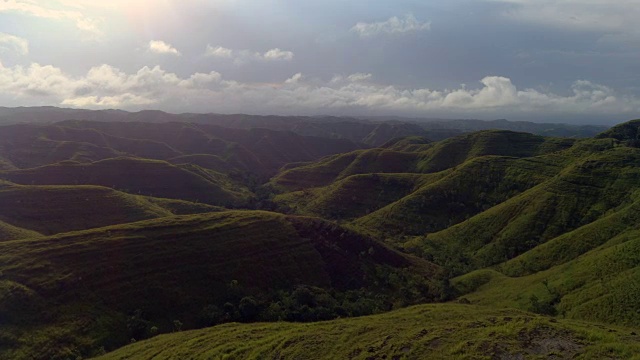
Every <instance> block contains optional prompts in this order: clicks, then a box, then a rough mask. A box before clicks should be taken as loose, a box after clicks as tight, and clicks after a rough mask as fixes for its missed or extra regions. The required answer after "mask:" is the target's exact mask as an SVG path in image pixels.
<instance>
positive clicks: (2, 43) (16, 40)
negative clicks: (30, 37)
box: [0, 33, 29, 55]
mask: <svg viewBox="0 0 640 360" xmlns="http://www.w3.org/2000/svg"><path fill="white" fill-rule="evenodd" d="M0 51H11V52H15V53H17V54H18V55H27V54H28V53H29V42H28V41H27V40H26V39H23V38H21V37H17V36H15V35H10V34H6V33H0Z"/></svg>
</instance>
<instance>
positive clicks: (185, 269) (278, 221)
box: [0, 211, 435, 359]
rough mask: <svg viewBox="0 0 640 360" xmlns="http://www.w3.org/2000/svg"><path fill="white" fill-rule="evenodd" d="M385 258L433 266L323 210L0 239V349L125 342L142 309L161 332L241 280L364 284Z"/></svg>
mask: <svg viewBox="0 0 640 360" xmlns="http://www.w3.org/2000/svg"><path fill="white" fill-rule="evenodd" d="M378 265H384V266H386V267H390V268H397V269H401V268H412V269H414V270H415V271H418V273H423V274H428V273H432V272H433V271H435V269H434V268H433V267H430V265H428V264H427V263H426V262H424V261H419V260H418V259H415V258H411V257H406V256H403V255H400V254H399V253H396V252H394V251H391V250H389V249H387V248H386V247H384V246H382V245H379V244H377V243H376V242H374V241H372V240H370V239H368V238H365V237H362V236H360V235H358V234H355V233H353V232H350V231H348V230H346V229H342V228H339V227H336V226H334V225H331V224H329V223H326V222H324V221H322V220H319V219H312V218H298V217H286V216H284V215H281V214H275V213H266V212H250V211H229V212H220V213H211V214H205V215H190V216H180V217H166V218H162V219H158V220H148V221H143V222H137V223H132V224H127V225H118V226H111V227H106V228H101V229H95V230H90V231H81V232H75V233H68V234H60V235H56V236H52V237H44V238H37V239H30V240H19V241H7V242H3V243H0V273H1V274H2V275H1V278H0V319H2V321H0V344H2V346H0V357H6V358H18V359H21V358H30V357H33V356H35V357H37V358H49V357H51V356H54V357H55V356H62V357H63V358H64V354H82V355H83V356H86V355H91V354H93V353H95V351H96V349H97V348H98V347H100V346H105V347H106V348H107V349H111V348H113V347H114V346H120V345H122V344H123V343H126V342H128V340H129V338H128V337H127V336H128V335H127V334H128V330H127V329H128V328H127V326H126V324H127V322H126V318H127V317H126V316H127V315H130V314H132V313H133V312H134V310H136V309H141V310H142V311H144V313H145V314H146V315H145V316H146V318H147V319H148V320H149V321H152V322H153V324H155V325H157V326H158V327H159V328H160V329H161V332H166V331H168V329H170V327H171V322H172V321H173V320H174V319H180V320H181V321H183V322H184V323H185V327H193V326H194V324H195V322H196V319H197V317H198V316H199V313H200V311H201V310H202V309H203V308H204V307H205V306H206V305H207V304H210V303H212V302H213V303H215V302H217V301H218V300H219V299H220V298H221V297H224V296H226V295H225V291H227V290H228V289H227V286H228V284H229V283H230V282H231V281H232V280H236V281H237V282H238V283H239V284H241V285H242V287H243V288H245V289H248V290H247V291H250V292H251V293H253V294H256V296H258V295H259V294H261V293H263V292H266V291H274V290H276V289H287V288H291V287H292V286H294V285H296V284H307V285H313V286H319V287H324V288H327V289H336V290H339V289H343V290H346V289H352V288H353V289H359V288H361V287H363V286H365V287H366V286H373V284H372V281H374V280H375V277H372V276H371V274H370V271H371V270H372V269H373V268H372V266H378ZM401 287H402V286H401ZM223 301H224V300H223ZM27 334H28V336H27ZM129 336H130V335H129Z"/></svg>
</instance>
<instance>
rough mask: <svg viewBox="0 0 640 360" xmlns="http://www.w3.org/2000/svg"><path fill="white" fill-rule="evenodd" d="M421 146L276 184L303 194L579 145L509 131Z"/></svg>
mask: <svg viewBox="0 0 640 360" xmlns="http://www.w3.org/2000/svg"><path fill="white" fill-rule="evenodd" d="M418 143H419V144H418V145H419V146H417V147H412V146H408V145H410V144H407V143H406V141H402V142H400V143H398V144H394V143H393V142H391V143H389V144H388V146H386V147H385V148H376V149H368V150H358V151H355V152H351V153H347V154H339V155H334V156H329V157H326V158H324V159H321V160H319V161H316V162H311V163H306V164H301V165H300V166H297V167H289V168H287V169H285V170H283V171H282V172H281V173H279V174H278V175H276V176H275V177H274V178H273V179H272V180H271V182H272V183H273V185H274V186H275V187H277V188H281V189H286V190H300V189H302V188H308V187H319V186H327V185H329V184H331V183H332V182H334V181H337V180H340V179H342V178H345V177H347V176H350V175H356V174H367V173H434V172H439V171H443V170H446V169H450V168H453V167H455V166H458V165H461V164H463V163H464V162H466V161H467V160H470V159H473V158H477V157H481V156H488V155H502V156H510V157H519V158H524V157H533V156H537V155H544V154H548V153H553V152H557V151H561V150H564V149H568V148H570V147H571V146H572V145H573V143H574V140H572V139H558V138H545V137H542V136H536V135H531V134H526V133H516V132H510V131H482V132H477V133H471V134H465V135H460V136H457V137H454V138H451V139H447V140H443V141H440V142H437V143H432V144H424V141H418ZM396 149H397V150H396Z"/></svg>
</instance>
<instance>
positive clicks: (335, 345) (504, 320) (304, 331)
mask: <svg viewBox="0 0 640 360" xmlns="http://www.w3.org/2000/svg"><path fill="white" fill-rule="evenodd" d="M639 340H640V336H638V335H636V334H635V332H634V331H633V330H632V329H625V328H615V327H610V326H606V327H605V326H601V325H598V324H588V323H582V322H575V321H567V320H556V319H554V318H549V317H543V316H538V315H532V314H530V313H526V312H522V311H518V310H511V309H504V310H496V309H490V308H485V307H480V306H472V305H459V304H436V305H421V306H415V307H411V308H406V309H402V310H396V311H393V312H389V313H386V314H381V315H374V316H367V317H362V318H355V319H340V320H335V321H327V322H319V323H311V324H291V323H271V324H265V323H260V324H225V325H221V326H216V327H213V328H208V329H203V330H196V331H186V332H178V333H173V334H167V335H161V336H157V337H154V338H152V339H149V340H146V341H141V342H138V343H134V344H131V345H128V346H126V347H124V348H121V349H119V350H117V351H115V352H113V353H109V354H106V355H104V356H102V357H99V358H98V359H101V360H115V359H118V360H123V359H427V358H428V359H450V358H455V359H496V358H497V359H522V358H527V359H547V358H574V359H611V358H616V359H620V358H624V359H640V355H636V354H640V342H639Z"/></svg>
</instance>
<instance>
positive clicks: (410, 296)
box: [127, 266, 453, 340]
mask: <svg viewBox="0 0 640 360" xmlns="http://www.w3.org/2000/svg"><path fill="white" fill-rule="evenodd" d="M370 276H371V278H372V284H373V285H372V286H369V287H367V288H359V289H351V290H342V291H341V290H337V289H333V288H331V289H325V288H319V287H315V286H308V285H298V286H295V287H293V288H291V289H288V290H274V291H271V292H268V293H265V292H261V293H256V292H255V291H252V290H251V289H245V288H244V287H243V286H241V285H240V284H239V283H238V282H237V281H235V280H233V281H231V282H230V283H229V284H227V285H226V289H225V290H224V291H221V292H219V294H218V296H215V297H214V298H211V299H209V300H210V301H209V302H208V303H206V304H204V305H203V306H202V307H201V308H200V310H199V311H196V313H194V314H188V315H185V316H184V318H182V319H173V320H170V319H164V320H159V319H153V317H154V316H152V315H151V314H150V313H147V312H145V311H143V310H140V309H139V310H136V311H134V312H133V313H132V314H130V315H129V316H128V318H127V336H128V338H129V339H135V340H140V339H144V338H148V337H151V336H154V335H156V334H158V333H165V332H172V331H180V330H181V329H182V328H183V325H184V328H201V327H208V326H214V325H217V324H222V323H227V322H256V321H260V322H273V321H290V322H312V321H324V320H332V319H336V318H345V317H357V316H364V315H371V314H377V313H382V312H385V311H389V310H392V309H394V308H400V307H404V306H409V305H413V304H418V303H426V302H436V301H443V300H447V299H450V298H451V297H452V295H453V294H452V290H451V288H450V286H449V282H448V280H447V279H446V278H445V277H444V276H436V277H435V278H426V277H424V276H420V275H417V274H414V273H412V272H411V271H409V270H406V271H404V270H398V269H394V268H390V267H386V266H376V268H375V269H372V271H371V275H370ZM183 321H184V324H183Z"/></svg>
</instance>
